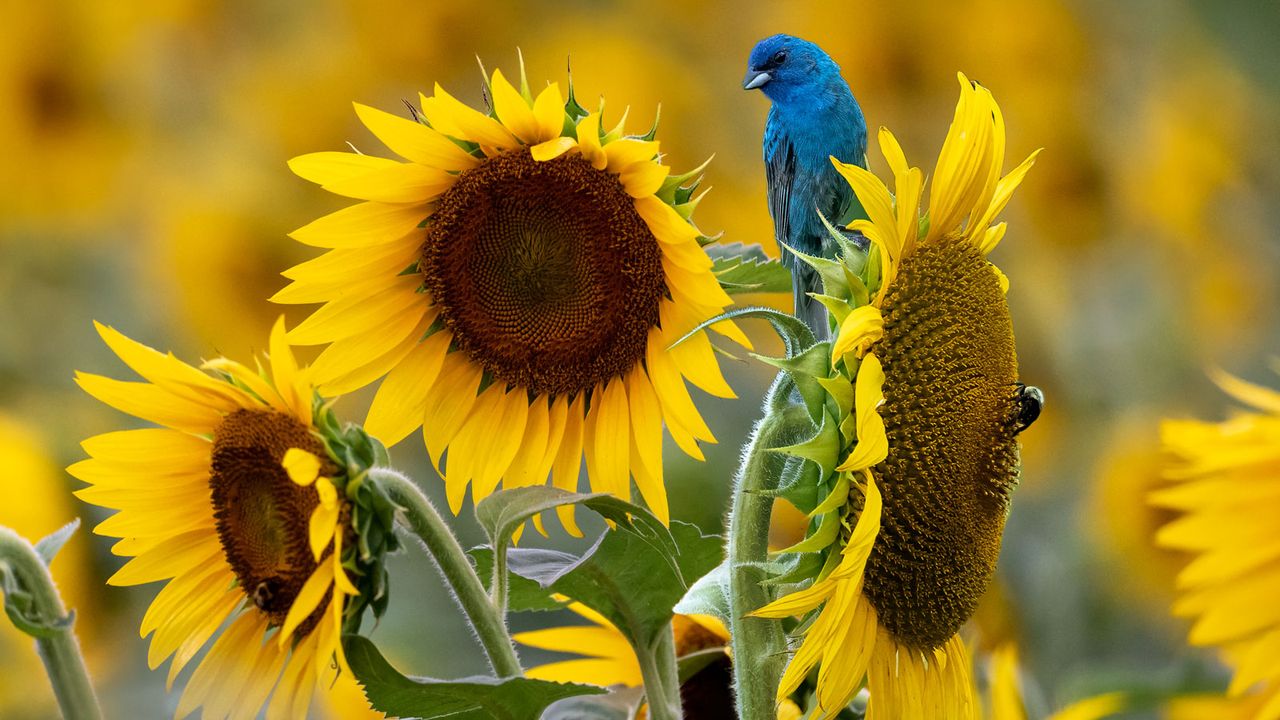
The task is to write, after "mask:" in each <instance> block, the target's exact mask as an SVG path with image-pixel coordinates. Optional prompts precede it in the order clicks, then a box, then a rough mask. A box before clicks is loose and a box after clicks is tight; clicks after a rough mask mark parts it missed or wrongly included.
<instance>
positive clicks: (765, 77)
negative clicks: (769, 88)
mask: <svg viewBox="0 0 1280 720" xmlns="http://www.w3.org/2000/svg"><path fill="white" fill-rule="evenodd" d="M772 79H773V76H772V75H770V74H769V73H767V72H756V71H755V70H748V71H747V77H746V78H744V79H743V81H742V89H743V90H755V89H756V88H758V87H764V84H765V83H767V82H769V81H770V80H772Z"/></svg>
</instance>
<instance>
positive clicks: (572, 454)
mask: <svg viewBox="0 0 1280 720" xmlns="http://www.w3.org/2000/svg"><path fill="white" fill-rule="evenodd" d="M585 398H586V394H585V393H578V396H577V397H575V398H574V399H573V402H572V403H571V404H569V405H568V407H567V408H566V410H565V419H564V434H563V435H562V437H561V440H560V447H559V452H558V453H557V454H556V458H555V462H554V463H553V465H552V469H551V478H552V479H551V482H552V484H553V485H555V486H556V487H558V488H560V489H561V490H567V491H569V492H577V491H578V479H579V477H580V476H581V472H582V435H583V425H584V424H585V415H586V411H585V410H584V408H583V405H584V403H585ZM565 402H567V401H566V400H565V397H564V396H563V395H562V396H560V397H558V398H556V403H557V404H559V403H565ZM552 412H553V413H554V412H555V409H554V407H553V409H552ZM556 515H557V516H559V518H560V524H561V525H563V526H564V529H565V531H566V532H568V533H569V534H570V535H572V536H574V537H582V531H581V530H579V529H578V523H577V522H576V521H575V520H574V506H573V505H560V506H557V507H556Z"/></svg>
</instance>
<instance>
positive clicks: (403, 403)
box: [365, 332, 452, 447]
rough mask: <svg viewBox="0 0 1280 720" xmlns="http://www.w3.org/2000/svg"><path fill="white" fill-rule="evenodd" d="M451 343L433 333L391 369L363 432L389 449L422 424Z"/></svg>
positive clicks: (442, 336) (442, 335)
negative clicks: (432, 388)
mask: <svg viewBox="0 0 1280 720" xmlns="http://www.w3.org/2000/svg"><path fill="white" fill-rule="evenodd" d="M450 339H451V338H450V336H449V333H447V332H437V333H434V334H432V335H431V336H430V337H428V338H427V339H426V340H423V341H422V342H419V343H417V344H416V345H415V346H414V348H413V349H412V350H410V351H409V354H408V355H406V356H405V358H404V359H403V360H402V361H400V362H399V363H397V364H396V366H395V367H394V368H392V370H391V372H390V373H388V374H387V378H386V379H385V380H383V381H382V385H381V386H380V387H379V388H378V393H377V394H376V395H375V396H374V398H373V404H372V405H370V407H369V416H368V418H366V420H365V430H366V431H367V432H368V433H369V434H370V435H372V436H374V437H376V438H378V439H379V440H381V441H382V442H383V444H385V445H386V446H388V447H390V446H392V445H395V444H396V443H398V442H400V441H401V440H403V439H404V438H405V436H407V435H408V434H409V433H411V432H413V431H414V430H416V429H417V428H418V426H420V425H421V424H422V417H423V414H424V413H425V412H426V409H427V398H428V393H429V392H430V390H431V387H432V385H434V384H435V380H436V378H437V377H438V376H439V375H440V371H441V369H442V368H443V367H444V359H445V355H446V354H447V353H448V352H449V341H450ZM443 390H444V391H445V392H452V389H451V388H444V389H443Z"/></svg>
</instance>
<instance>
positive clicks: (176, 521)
mask: <svg viewBox="0 0 1280 720" xmlns="http://www.w3.org/2000/svg"><path fill="white" fill-rule="evenodd" d="M97 328H98V332H99V334H100V335H101V336H102V338H103V340H104V341H105V342H106V343H107V345H108V346H109V347H110V348H111V349H112V351H114V352H115V354H116V355H118V356H119V357H120V359H121V360H123V361H124V363H125V364H126V365H128V366H129V367H130V368H132V369H133V370H134V371H135V372H136V373H138V375H140V376H141V377H142V378H143V379H144V380H145V381H146V382H125V381H120V380H114V379H111V378H107V377H103V376H100V375H92V374H89V373H78V374H77V376H76V382H77V383H78V384H79V385H80V387H81V388H83V389H84V390H85V391H86V392H88V393H89V394H90V395H92V396H93V397H95V398H97V399H98V400H101V401H102V402H104V403H106V404H108V405H110V406H112V407H114V408H116V409H117V410H121V411H123V412H126V413H129V414H130V415H134V416H137V417H139V418H142V419H143V420H147V421H150V422H153V423H156V424H158V425H161V426H162V427H159V428H149V429H140V430H126V431H122V432H110V433H106V434H104V435H98V436H96V437H92V438H89V439H88V440H85V441H84V443H83V446H84V449H85V451H86V452H87V453H88V454H89V455H90V459H87V460H83V461H81V462H78V463H76V464H75V465H72V466H71V467H70V468H68V471H69V472H70V473H71V474H72V475H74V476H75V477H77V478H79V479H80V480H83V481H84V482H86V483H89V487H87V488H84V489H82V490H79V491H77V492H76V495H78V496H79V497H80V498H81V499H82V500H84V501H86V502H89V503H93V504H95V505H99V506H102V507H106V508H111V509H113V510H116V511H117V512H116V513H115V514H114V515H113V516H111V517H110V518H108V519H106V520H104V521H103V522H102V523H101V524H99V525H98V526H97V527H96V528H95V529H94V532H95V533H97V534H99V535H106V536H109V537H116V538H120V540H119V542H117V543H116V544H115V546H114V547H113V548H112V551H113V552H114V553H115V554H117V555H122V556H126V557H131V558H132V559H131V560H129V561H128V562H127V563H125V565H124V566H123V567H121V568H120V570H119V571H118V572H116V573H115V575H113V576H112V577H111V578H110V579H109V580H108V583H109V584H111V585H139V584H143V583H150V582H157V581H164V582H165V586H164V588H162V589H161V590H160V592H159V593H158V594H157V595H156V597H155V599H154V600H153V601H152V603H151V606H150V607H149V608H148V610H147V613H146V615H145V616H144V617H143V619H142V626H141V633H142V635H143V636H146V635H148V634H150V635H151V646H150V649H149V651H148V653H147V661H148V664H149V665H150V666H151V667H152V668H156V667H158V666H159V665H160V664H161V663H163V662H164V661H165V660H166V659H168V658H172V662H171V663H170V666H169V677H168V682H169V684H170V685H172V683H173V681H174V679H175V678H176V677H177V676H178V674H179V673H180V672H181V671H182V669H183V668H184V667H186V665H187V664H188V663H189V662H190V661H191V660H192V659H193V658H195V657H196V655H197V654H199V652H200V651H201V649H202V648H204V647H205V646H208V651H207V652H206V653H205V654H204V657H203V659H201V660H200V662H199V663H198V664H197V666H196V669H195V671H194V672H193V673H192V675H191V678H190V680H189V682H188V683H187V685H186V689H185V690H184V691H183V693H182V697H181V699H180V700H179V702H178V709H177V716H178V717H183V716H186V715H187V714H189V713H190V712H192V711H193V710H194V709H195V708H197V707H201V706H203V708H204V710H203V716H204V717H216V718H252V717H256V716H257V715H258V713H259V711H260V710H261V708H262V706H263V705H264V703H265V704H266V716H267V717H268V718H302V717H306V716H307V708H308V706H309V704H310V701H311V697H312V695H313V693H314V692H315V690H316V688H317V687H318V686H327V682H326V681H327V680H331V679H332V672H330V669H331V667H332V666H333V665H334V661H335V660H336V664H337V667H338V668H341V669H342V670H343V671H344V672H349V671H348V670H347V669H346V661H345V659H344V658H343V653H342V646H341V644H340V642H339V638H340V635H341V631H342V628H343V624H344V616H345V618H346V619H347V620H349V619H350V617H351V616H352V615H355V616H357V617H356V619H357V620H358V614H359V611H360V610H361V609H362V608H363V603H364V602H365V601H366V600H367V598H360V597H359V595H360V593H361V590H360V589H357V587H356V585H355V584H353V582H352V579H351V578H350V577H349V576H348V573H349V572H353V571H354V573H355V574H357V575H361V574H363V575H367V573H365V572H364V570H365V566H364V563H363V561H360V560H358V559H357V558H356V557H355V555H356V550H355V545H356V543H355V542H354V538H355V535H354V531H353V530H352V529H351V523H352V518H353V513H354V512H355V510H356V508H355V507H354V506H353V504H352V502H351V501H350V500H349V498H348V493H347V491H346V490H345V487H346V483H347V480H348V478H349V477H350V472H351V471H350V468H349V467H345V466H342V465H339V463H338V462H337V461H336V460H334V459H333V458H334V456H333V455H332V454H331V453H332V449H333V448H334V447H336V446H338V443H340V442H342V441H343V439H342V437H341V436H338V435H336V434H335V433H334V432H333V431H332V430H331V429H330V428H331V427H332V426H333V422H332V418H331V416H329V415H327V413H328V409H327V408H326V407H324V406H323V405H320V404H315V403H313V401H314V398H315V394H314V391H313V390H312V387H311V384H310V381H309V379H308V373H307V371H306V370H305V369H300V368H299V367H298V366H297V364H296V363H295V360H294V357H293V354H292V352H291V351H290V348H289V346H288V344H287V343H286V340H285V329H284V323H283V320H281V321H280V322H277V323H276V325H275V328H274V330H273V331H272V333H271V340H270V354H269V366H270V372H269V376H268V377H265V378H264V377H263V376H262V375H259V373H258V372H256V371H254V370H251V369H249V368H247V367H245V366H243V365H241V364H239V363H236V362H232V361H230V360H227V359H225V358H218V359H215V360H212V361H209V362H207V363H205V364H204V366H203V367H204V369H205V370H210V371H213V373H214V375H210V374H207V373H205V372H201V371H200V370H198V369H196V368H194V367H192V366H190V365H187V364H185V363H183V362H181V361H180V360H178V359H177V358H175V357H173V356H172V355H165V354H162V353H159V352H157V351H155V350H152V349H151V348H148V347H146V346H144V345H142V344H140V343H137V342H135V341H133V340H130V339H129V338H127V337H125V336H124V335H122V334H121V333H119V332H117V331H115V330H113V329H111V328H109V327H105V326H102V325H98V326H97ZM361 582H362V587H364V586H363V582H364V580H363V579H362V580H361ZM219 631H221V632H219ZM215 635H216V636H217V637H216V638H215ZM268 698H270V701H269V703H268Z"/></svg>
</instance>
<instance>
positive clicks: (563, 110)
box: [273, 69, 747, 534]
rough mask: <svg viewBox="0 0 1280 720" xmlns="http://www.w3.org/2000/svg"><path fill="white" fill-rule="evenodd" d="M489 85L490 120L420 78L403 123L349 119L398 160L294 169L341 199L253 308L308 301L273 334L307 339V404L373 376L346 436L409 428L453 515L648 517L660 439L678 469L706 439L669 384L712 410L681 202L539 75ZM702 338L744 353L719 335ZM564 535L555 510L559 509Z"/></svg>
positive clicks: (348, 158)
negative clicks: (631, 502)
mask: <svg viewBox="0 0 1280 720" xmlns="http://www.w3.org/2000/svg"><path fill="white" fill-rule="evenodd" d="M523 75H524V72H523V69H522V70H521V76H522V80H521V89H520V90H517V89H516V88H515V87H514V86H513V85H512V84H511V83H510V82H508V81H507V79H506V78H505V77H504V76H503V75H502V72H501V71H495V72H494V73H493V76H492V79H491V81H490V82H489V83H488V90H489V94H488V97H491V98H492V104H493V109H492V112H490V113H484V112H480V111H478V110H475V109H473V108H471V107H468V106H467V105H464V104H463V103H461V102H459V101H458V100H456V99H454V98H453V96H451V95H449V94H448V93H447V92H445V91H444V90H443V89H442V88H440V87H439V86H436V90H435V95H434V96H433V97H425V96H423V97H422V98H421V112H420V113H419V111H417V110H414V115H415V118H416V120H409V119H404V118H399V117H396V116H394V115H390V114H388V113H385V112H382V111H380V110H375V109H373V108H369V107H365V106H363V105H356V113H357V115H359V117H360V119H361V120H362V121H363V122H364V124H365V125H366V126H367V127H368V128H369V129H370V130H371V131H372V132H373V134H374V135H376V136H377V137H378V138H379V139H380V140H381V141H382V142H383V143H384V144H386V146H387V147H388V148H390V149H391V150H392V151H393V152H395V153H396V154H397V155H399V156H401V157H402V158H404V161H403V162H401V161H398V160H390V159H386V158H381V157H373V156H369V155H363V154H360V153H344V152H321V153H314V154H311V155H304V156H302V157H299V158H296V159H295V160H293V161H292V162H291V163H290V166H291V167H292V168H293V170H294V172H296V173H297V174H298V175H300V176H302V177H303V178H306V179H308V180H311V181H313V182H316V183H318V184H320V185H321V186H323V187H324V188H325V189H326V190H329V191H331V192H334V193H337V194H339V195H344V196H347V197H352V198H356V199H358V200H361V201H362V202H360V203H358V204H356V205H353V206H350V207H348V208H345V209H343V210H339V211H338V212H336V213H333V214H332V215H328V216H326V217H323V218H320V219H319V220H316V221H315V222H312V223H311V224H309V225H307V226H305V227H303V228H301V229H299V230H297V231H295V232H294V233H293V237H294V238H295V239H296V240H298V241H300V242H303V243H306V244H308V245H314V246H317V247H324V248H331V250H330V251H329V252H328V253H326V254H324V255H322V256H320V257H318V258H316V259H314V260H311V261H308V262H305V263H303V264H301V265H298V266H297V267H294V268H292V269H291V270H288V271H286V272H285V273H284V275H285V276H286V277H288V278H290V279H292V280H293V282H292V284H290V285H289V286H287V287H286V288H284V289H283V290H282V291H281V292H279V293H278V294H277V295H276V296H275V297H274V298H273V299H274V300H275V301H277V302H284V303H316V302H323V303H325V305H324V306H323V307H321V308H320V309H318V310H317V311H316V312H315V313H314V314H313V315H312V316H311V317H310V318H308V319H307V320H306V321H305V322H303V323H302V324H301V325H299V326H298V327H296V328H294V329H293V331H292V332H290V334H289V339H290V341H291V342H293V343H295V344H301V345H313V344H324V343H329V346H328V347H327V348H326V349H325V350H324V351H323V352H322V353H321V354H320V356H319V358H318V359H317V360H316V362H315V364H314V366H313V369H314V371H315V373H316V381H317V385H318V387H319V388H320V391H321V392H322V393H324V394H326V395H330V394H338V393H343V392H347V391H350V390H353V389H355V388H358V387H361V386H364V385H366V384H368V383H371V382H373V381H375V380H377V379H378V378H382V377H384V376H385V379H384V380H383V382H382V385H381V387H380V388H379V389H378V392H377V395H376V396H375V397H374V400H373V405H372V407H371V408H370V410H369V416H368V420H367V422H366V423H365V426H366V428H367V429H368V430H369V432H370V433H371V434H373V435H375V436H376V437H378V438H379V439H381V440H382V441H384V442H385V443H387V444H388V445H390V444H393V443H396V442H399V441H400V440H401V439H403V438H404V437H405V436H407V435H408V434H409V433H411V432H413V431H414V430H415V429H416V428H418V427H419V426H421V427H422V433H423V438H424V440H425V443H426V447H427V450H428V452H429V454H430V456H431V458H432V461H433V462H434V463H435V464H436V467H437V469H440V468H441V459H442V455H443V454H444V453H445V450H446V448H447V449H448V457H447V462H446V463H445V464H444V467H443V471H442V474H443V475H444V478H445V484H446V488H447V496H448V501H449V506H450V508H451V509H452V510H453V512H454V513H457V512H458V511H459V509H460V508H461V506H462V502H463V499H464V497H465V495H466V489H467V487H468V485H470V486H471V488H472V498H473V499H474V500H477V501H478V500H480V499H481V498H484V497H485V496H487V495H489V494H490V493H492V492H493V491H494V490H495V489H496V488H497V486H498V484H499V483H500V482H501V483H504V484H505V486H506V487H518V486H523V485H536V484H541V483H544V482H546V480H547V477H548V475H549V474H551V475H552V476H553V483H554V484H555V485H557V486H560V487H564V488H567V489H574V488H576V486H577V483H578V472H579V468H580V465H581V462H582V458H583V457H584V456H585V458H586V465H587V473H588V477H589V480H590V483H591V487H592V488H593V490H596V491H604V492H609V493H613V494H614V495H617V496H619V497H622V498H626V499H629V498H630V497H631V480H630V478H631V477H632V476H634V478H635V482H636V486H637V488H638V489H639V492H640V495H641V496H642V497H643V498H644V500H645V502H646V503H648V505H649V507H650V508H651V509H652V510H653V511H654V513H655V514H657V515H658V516H660V517H662V518H664V519H665V518H667V516H668V509H667V500H666V490H665V487H664V485H663V480H662V427H663V425H664V424H665V425H666V427H667V430H668V431H669V432H670V434H671V436H672V437H673V438H674V440H675V441H676V443H677V444H678V445H679V446H680V447H681V449H683V450H684V451H685V452H686V453H688V454H689V455H691V456H693V457H695V458H698V459H702V452H701V450H700V449H699V447H698V441H706V442H715V438H714V436H713V435H712V434H711V430H710V429H709V428H708V427H707V424H706V422H704V421H703V419H702V417H701V415H700V414H699V412H698V410H697V408H696V407H695V405H694V403H693V400H692V399H691V397H690V395H689V391H688V389H687V388H686V387H685V380H688V381H689V382H691V383H692V384H693V385H695V386H697V387H699V388H701V389H702V390H705V391H706V392H708V393H710V394H712V395H716V396H719V397H733V391H732V390H731V389H730V388H729V386H728V384H727V383H725V381H724V378H723V376H722V375H721V372H720V368H719V365H718V363H717V361H716V358H715V355H714V351H713V349H712V346H711V343H710V341H709V339H708V338H707V336H706V335H705V334H703V333H699V334H697V335H695V336H693V337H691V338H690V339H688V340H686V341H685V342H683V343H681V344H680V345H677V346H675V347H671V346H672V345H673V344H674V343H675V342H676V341H677V340H679V339H680V338H682V337H684V336H685V335H687V334H688V333H689V332H690V331H692V330H693V329H694V328H695V327H697V326H698V325H699V324H700V323H702V322H703V321H705V320H707V319H709V318H712V317H714V316H716V315H718V314H719V313H720V312H721V311H722V310H723V309H724V308H725V307H726V306H728V305H729V304H730V302H731V301H730V299H729V297H728V295H726V294H725V292H724V290H723V289H722V288H721V287H720V285H719V283H718V282H717V280H716V276H715V275H714V274H713V273H712V270H711V266H712V263H711V260H710V259H709V257H708V256H707V254H706V253H705V252H703V250H702V247H701V245H700V242H699V240H700V239H701V238H702V236H701V235H700V233H699V232H698V230H697V228H695V227H694V225H693V224H692V223H691V222H690V220H689V217H690V215H691V213H692V210H693V206H694V205H695V204H696V202H697V199H696V198H693V197H692V187H683V185H684V184H685V183H689V182H691V181H693V180H694V178H695V177H696V176H697V175H698V172H697V171H695V172H694V173H689V174H686V175H681V176H676V177H672V176H671V175H670V169H669V168H668V167H667V166H666V165H664V164H662V162H661V161H660V159H659V155H658V143H657V142H656V141H654V140H652V139H651V137H650V136H651V135H652V132H651V133H650V136H644V137H640V136H629V135H626V134H625V133H624V131H623V128H622V124H621V123H619V124H618V125H617V126H616V127H614V128H613V129H611V130H606V129H605V128H603V127H602V126H601V111H602V110H603V106H602V107H601V111H597V112H590V113H588V112H586V111H584V110H582V108H581V107H580V106H578V104H577V103H576V102H575V101H574V100H573V97H572V91H571V92H570V98H569V100H568V101H567V102H566V101H565V99H564V96H563V95H562V94H561V91H560V86H559V85H557V84H555V83H551V84H549V85H548V86H547V87H546V88H545V89H543V90H542V91H541V92H540V93H538V95H537V97H536V98H535V97H534V96H533V94H532V93H531V92H530V91H529V89H528V83H527V80H525V79H524V78H523ZM715 327H716V329H717V331H719V332H721V333H724V334H726V335H728V336H729V337H732V338H734V339H735V340H737V341H738V342H740V343H743V344H744V345H745V344H747V340H746V337H745V336H743V335H742V333H741V331H740V330H739V329H738V328H737V327H735V326H734V325H733V324H732V323H730V322H720V323H717V324H716V326H715ZM561 518H562V521H564V522H565V523H566V527H567V529H569V530H570V532H574V533H575V534H576V526H575V525H573V520H572V511H571V510H569V509H565V511H564V512H562V513H561Z"/></svg>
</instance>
